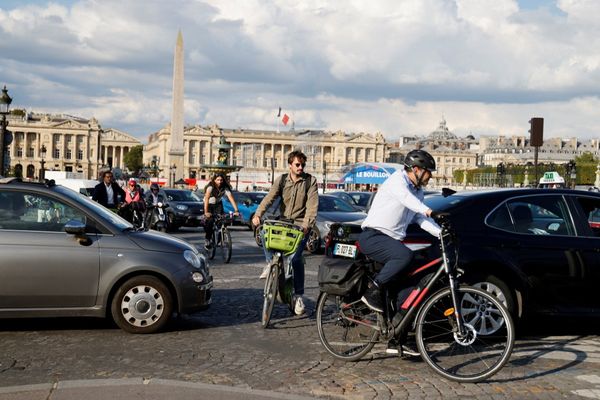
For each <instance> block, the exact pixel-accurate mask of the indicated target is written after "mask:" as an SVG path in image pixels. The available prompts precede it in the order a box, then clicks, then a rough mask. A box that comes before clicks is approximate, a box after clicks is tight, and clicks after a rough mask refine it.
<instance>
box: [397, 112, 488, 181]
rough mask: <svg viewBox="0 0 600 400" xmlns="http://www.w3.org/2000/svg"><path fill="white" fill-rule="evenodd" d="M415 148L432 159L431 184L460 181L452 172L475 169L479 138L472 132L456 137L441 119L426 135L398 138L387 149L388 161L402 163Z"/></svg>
mask: <svg viewBox="0 0 600 400" xmlns="http://www.w3.org/2000/svg"><path fill="white" fill-rule="evenodd" d="M414 149H423V150H426V151H427V152H429V153H430V154H431V155H432V156H433V158H434V159H435V163H436V171H435V172H434V173H433V175H432V177H431V181H430V182H431V183H430V185H431V186H432V187H434V186H444V185H452V184H456V183H460V182H455V181H454V172H455V171H458V170H460V171H464V170H470V169H474V168H477V152H478V150H479V144H478V141H477V140H476V139H475V138H474V137H473V136H471V135H469V136H467V137H465V138H459V137H458V136H456V135H455V134H454V133H452V132H451V131H450V129H448V126H447V124H446V120H445V119H443V118H442V120H441V121H440V124H439V126H438V127H437V129H436V130H434V131H433V132H431V133H430V134H429V135H427V136H413V137H407V136H404V137H401V138H400V140H399V141H398V142H397V144H396V146H394V148H392V149H390V151H389V153H390V157H389V158H388V162H398V163H401V162H403V160H404V156H405V155H406V153H408V152H409V151H411V150H414Z"/></svg>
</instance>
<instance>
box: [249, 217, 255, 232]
mask: <svg viewBox="0 0 600 400" xmlns="http://www.w3.org/2000/svg"><path fill="white" fill-rule="evenodd" d="M252 218H254V214H252V215H251V216H250V218H248V229H250V230H251V231H253V230H254V224H252Z"/></svg>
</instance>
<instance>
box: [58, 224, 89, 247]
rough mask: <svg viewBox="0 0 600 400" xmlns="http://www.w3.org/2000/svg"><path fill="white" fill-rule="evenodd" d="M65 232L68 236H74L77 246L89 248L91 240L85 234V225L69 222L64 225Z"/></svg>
mask: <svg viewBox="0 0 600 400" xmlns="http://www.w3.org/2000/svg"><path fill="white" fill-rule="evenodd" d="M65 232H67V233H68V234H70V235H75V238H76V239H77V241H78V242H79V244H81V245H83V246H89V245H90V244H92V241H91V239H90V238H89V237H88V236H87V235H86V234H85V224H84V223H83V222H81V221H77V220H74V219H72V220H70V221H68V222H67V223H66V224H65Z"/></svg>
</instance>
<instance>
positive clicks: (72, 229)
mask: <svg viewBox="0 0 600 400" xmlns="http://www.w3.org/2000/svg"><path fill="white" fill-rule="evenodd" d="M65 232H67V233H68V234H71V235H84V234H85V224H84V223H83V222H81V221H77V220H74V219H72V220H70V221H68V222H67V223H66V224H65Z"/></svg>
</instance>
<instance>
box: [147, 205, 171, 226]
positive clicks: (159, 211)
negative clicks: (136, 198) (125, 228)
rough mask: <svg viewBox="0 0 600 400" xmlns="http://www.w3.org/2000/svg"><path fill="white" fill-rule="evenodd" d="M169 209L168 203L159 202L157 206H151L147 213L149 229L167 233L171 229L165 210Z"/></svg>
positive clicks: (148, 207)
mask: <svg viewBox="0 0 600 400" xmlns="http://www.w3.org/2000/svg"><path fill="white" fill-rule="evenodd" d="M167 207H169V205H168V204H167V203H163V202H158V203H157V204H154V205H153V204H149V205H148V206H147V209H146V212H147V213H149V217H148V220H149V221H148V225H147V226H148V229H153V230H155V231H160V232H166V231H167V229H168V227H169V218H168V217H167V212H166V211H165V209H166V208H167Z"/></svg>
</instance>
